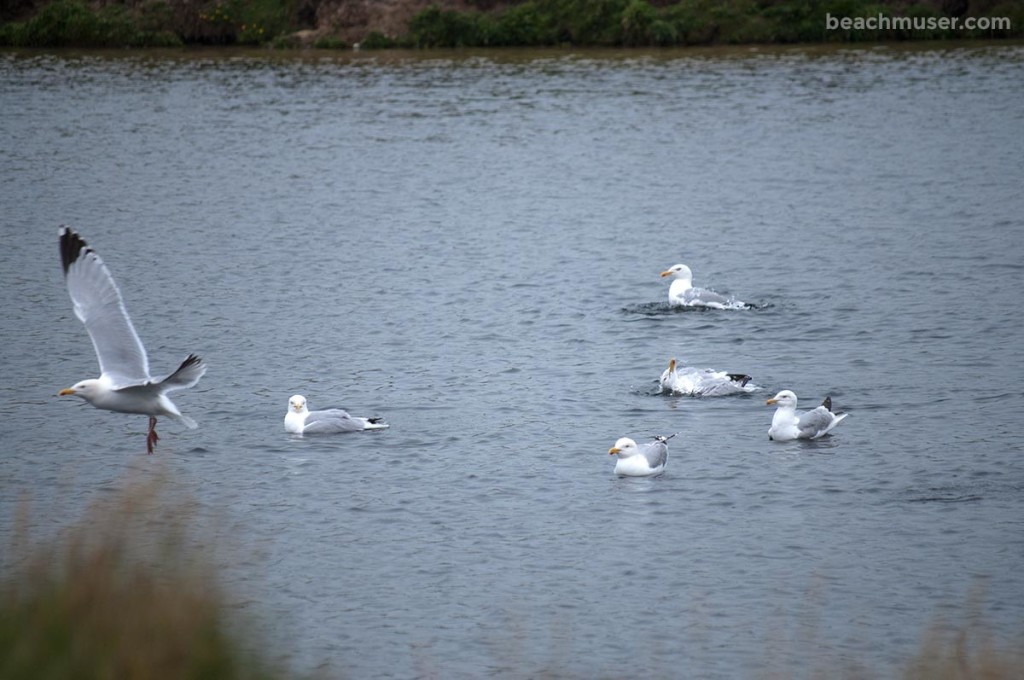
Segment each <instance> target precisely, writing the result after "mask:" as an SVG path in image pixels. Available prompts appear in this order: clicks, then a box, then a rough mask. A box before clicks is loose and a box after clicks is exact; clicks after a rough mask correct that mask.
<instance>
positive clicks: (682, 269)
mask: <svg viewBox="0 0 1024 680" xmlns="http://www.w3.org/2000/svg"><path fill="white" fill-rule="evenodd" d="M661 278H663V279H666V278H671V279H672V285H671V286H669V288H668V302H669V304H670V305H672V306H673V307H707V308H711V309H747V308H749V307H750V305H748V304H747V303H745V302H741V301H740V300H737V299H736V298H734V297H733V296H731V295H722V294H721V293H716V292H715V291H713V290H708V289H707V288H695V287H694V285H693V272H691V271H690V268H689V267H687V266H686V265H685V264H674V265H672V266H671V267H669V268H668V269H666V270H665V271H663V272H662V273H661Z"/></svg>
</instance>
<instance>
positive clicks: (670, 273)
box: [661, 271, 672, 278]
mask: <svg viewBox="0 0 1024 680" xmlns="http://www.w3.org/2000/svg"><path fill="white" fill-rule="evenodd" d="M666 276H672V272H670V271H663V272H662V273H661V278H665V277H666Z"/></svg>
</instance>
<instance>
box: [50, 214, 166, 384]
mask: <svg viewBox="0 0 1024 680" xmlns="http://www.w3.org/2000/svg"><path fill="white" fill-rule="evenodd" d="M60 257H61V264H62V265H63V266H64V279H65V281H66V282H67V286H68V294H69V295H70V296H71V302H72V303H73V304H74V308H75V316H77V317H78V319H79V320H80V321H81V322H82V323H83V324H85V330H87V331H88V332H89V337H90V338H92V346H93V348H95V350H96V357H97V358H98V359H99V362H100V372H101V373H102V374H103V375H105V376H107V377H109V378H110V379H111V381H112V382H113V383H114V386H115V387H124V386H127V385H136V384H138V383H143V382H146V381H148V380H149V379H150V376H149V360H148V359H147V358H146V350H145V348H144V347H143V346H142V341H141V340H140V339H139V335H138V333H136V332H135V327H134V326H132V321H131V319H130V318H128V312H127V311H126V310H125V308H124V301H123V300H122V299H121V291H119V290H118V289H117V284H115V283H114V278H113V277H112V276H111V275H110V270H108V269H107V266H106V265H105V264H103V260H101V259H100V256H99V255H97V254H96V253H95V252H94V251H93V250H92V249H91V248H89V247H88V246H87V245H86V243H85V241H83V240H82V237H80V236H79V235H78V234H76V233H75V232H73V231H71V230H70V229H68V228H67V227H61V230H60Z"/></svg>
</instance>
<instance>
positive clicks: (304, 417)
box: [284, 394, 388, 434]
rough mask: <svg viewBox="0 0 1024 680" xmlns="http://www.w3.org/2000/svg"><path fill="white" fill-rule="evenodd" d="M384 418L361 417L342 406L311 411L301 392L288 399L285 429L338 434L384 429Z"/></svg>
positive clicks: (296, 431)
mask: <svg viewBox="0 0 1024 680" xmlns="http://www.w3.org/2000/svg"><path fill="white" fill-rule="evenodd" d="M383 420H384V419H383V418H360V417H358V416H350V415H349V414H348V411H343V410H341V409H340V408H332V409H327V410H326V411H310V410H309V409H307V408H306V398H305V397H304V396H302V395H301V394H296V395H293V396H292V397H291V398H290V399H288V413H287V414H285V417H284V429H285V430H287V431H288V432H291V433H292V434H336V433H338V432H361V431H362V430H383V429H384V428H386V427H387V426H388V424H387V423H385V422H383Z"/></svg>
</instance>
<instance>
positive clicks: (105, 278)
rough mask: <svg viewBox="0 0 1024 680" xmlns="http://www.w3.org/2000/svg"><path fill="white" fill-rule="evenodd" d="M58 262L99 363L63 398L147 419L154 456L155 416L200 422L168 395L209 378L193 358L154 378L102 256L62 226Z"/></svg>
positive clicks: (193, 423) (149, 450)
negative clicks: (92, 373) (92, 374)
mask: <svg viewBox="0 0 1024 680" xmlns="http://www.w3.org/2000/svg"><path fill="white" fill-rule="evenodd" d="M60 259H61V264H62V265H63V266H64V279H65V281H66V283H67V286H68V294H70V295H71V302H72V303H73V304H74V308H75V316H77V317H78V319H79V320H80V321H81V322H82V323H84V324H85V329H86V330H87V331H88V332H89V337H90V338H92V345H93V347H94V348H95V349H96V356H97V358H98V359H99V362H100V377H99V378H94V379H89V380H83V381H81V382H79V383H76V384H75V385H73V386H72V387H69V388H67V389H64V390H61V391H60V392H59V394H60V396H67V395H73V396H76V397H81V398H82V399H85V400H86V401H87V402H89V403H90V404H92V405H93V406H95V407H96V408H101V409H106V410H107V411H117V412H118V413H139V414H142V415H147V416H149V432H148V433H147V434H146V453H153V446H154V445H155V444H156V442H157V440H158V439H159V437H158V436H157V433H156V418H157V416H168V417H170V418H174V419H175V420H177V421H178V422H180V423H183V424H184V425H185V426H186V427H188V428H192V429H194V428H195V427H196V421H194V420H192V419H191V418H189V417H188V416H185V415H182V414H181V411H179V410H178V407H177V406H175V405H174V402H172V401H171V400H170V399H168V398H167V395H166V393H167V392H173V391H174V390H183V389H185V388H187V387H192V386H193V385H195V384H196V383H197V382H199V379H200V378H202V377H203V374H204V373H206V364H204V363H203V360H202V359H200V358H199V357H197V356H196V355H194V354H189V355H188V357H186V359H185V360H184V361H183V362H181V365H180V366H178V369H177V370H176V371H174V373H171V374H170V375H168V376H166V377H163V378H156V379H155V378H153V377H151V376H150V374H149V359H147V358H146V349H145V348H144V347H143V346H142V341H141V340H140V339H139V335H138V333H136V332H135V328H134V327H133V326H132V320H131V319H130V318H129V317H128V312H127V311H126V310H125V307H124V301H123V300H122V299H121V291H120V290H118V288H117V284H116V283H114V279H113V277H112V276H111V275H110V270H108V269H107V266H106V265H105V264H103V260H101V259H100V256H99V255H97V254H96V252H95V251H94V250H93V249H92V248H90V247H89V246H88V245H86V243H85V241H83V240H82V237H81V236H79V235H78V234H76V233H75V232H74V231H72V230H71V229H68V228H67V227H65V226H61V228H60Z"/></svg>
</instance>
